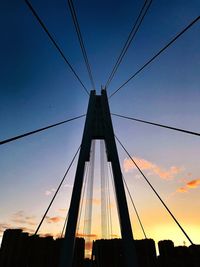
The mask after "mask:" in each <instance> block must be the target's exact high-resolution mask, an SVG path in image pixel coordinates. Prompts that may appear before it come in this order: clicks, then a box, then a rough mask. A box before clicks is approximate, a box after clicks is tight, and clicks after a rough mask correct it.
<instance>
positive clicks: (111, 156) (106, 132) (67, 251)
mask: <svg viewBox="0 0 200 267" xmlns="http://www.w3.org/2000/svg"><path fill="white" fill-rule="evenodd" d="M25 2H26V4H27V6H28V7H29V9H30V11H31V12H32V14H33V15H34V17H35V18H36V19H37V21H38V22H39V24H40V25H41V27H42V28H43V30H44V31H45V32H46V34H47V35H48V37H49V39H50V41H51V42H52V43H53V45H54V46H55V48H56V50H57V51H58V53H59V54H60V55H61V57H62V58H63V60H64V61H65V63H66V64H67V66H68V67H69V68H70V70H71V71H72V73H73V74H74V76H75V77H76V78H77V80H78V82H79V83H80V85H81V86H82V88H83V90H84V91H85V93H86V94H88V95H89V104H88V110H87V114H83V115H80V116H76V117H73V118H69V119H66V120H64V121H61V122H57V123H55V124H52V125H48V126H45V127H42V128H40V129H37V130H34V131H31V132H27V133H23V134H20V135H18V136H14V137H12V138H9V139H5V140H2V141H1V142H0V145H6V144H7V143H11V142H14V141H17V140H18V139H21V138H25V137H27V136H30V135H33V134H37V133H39V132H41V131H46V130H47V129H50V128H53V127H57V126H59V125H62V124H66V123H69V122H71V121H74V120H78V119H80V118H83V117H86V120H85V126H84V132H83V138H82V142H81V145H80V147H79V148H78V149H77V152H76V153H75V155H74V157H73V158H72V161H71V163H70V164H69V167H68V168H67V170H66V172H65V174H64V176H63V178H62V180H61V182H60V184H59V186H58V188H57V189H56V191H55V193H54V195H53V198H52V199H51V201H50V203H49V206H48V207H47V209H46V211H45V213H44V215H43V217H42V219H41V221H40V223H39V224H38V227H37V228H36V230H35V233H34V235H33V240H34V238H36V237H37V235H38V232H39V230H40V228H41V225H42V223H43V222H44V220H45V219H46V218H47V214H48V212H49V210H50V208H51V206H52V204H53V202H54V200H55V198H56V196H57V194H58V192H59V190H60V188H61V186H62V185H63V183H64V181H65V178H66V177H67V175H68V173H69V171H70V168H71V166H72V164H73V163H74V161H75V159H76V157H77V155H79V159H78V163H77V169H76V174H75V181H74V186H73V191H72V197H71V202H70V207H69V210H68V214H67V216H66V219H65V224H64V227H63V231H62V235H61V237H63V236H64V238H63V240H62V246H60V248H59V250H60V251H61V253H60V254H59V255H60V256H59V259H60V262H59V266H60V267H72V266H74V264H75V266H83V265H79V263H74V258H75V257H76V256H75V255H76V253H78V252H77V251H78V250H79V249H80V250H81V251H83V247H84V245H83V243H84V241H83V239H78V238H76V236H77V227H78V224H79V218H80V212H81V210H82V205H83V203H82V202H83V197H84V191H85V190H86V186H87V193H86V194H87V197H86V204H85V221H87V222H86V223H85V226H84V227H85V236H87V235H88V236H90V235H91V221H92V200H93V179H94V150H95V145H94V142H93V141H94V140H103V142H101V146H102V154H101V157H102V158H103V157H104V158H103V159H102V165H101V216H102V217H101V226H102V236H103V238H104V239H109V238H108V231H109V230H111V228H112V222H111V221H112V220H111V213H110V196H109V194H110V192H109V191H110V187H109V178H108V174H107V173H106V172H107V170H106V169H108V162H109V166H110V171H111V174H110V177H111V178H110V180H111V179H112V181H113V188H114V192H115V196H116V203H117V211H118V216H119V225H120V230H121V239H120V241H119V240H118V241H112V239H111V240H110V241H112V242H113V243H108V242H107V241H108V240H107V241H106V240H104V241H103V240H102V241H101V242H100V240H97V241H95V243H94V244H93V249H94V251H98V250H99V249H100V247H101V246H102V247H106V246H108V248H109V251H110V250H112V248H113V247H112V245H110V244H115V242H118V243H116V244H117V245H116V246H117V247H118V250H117V251H116V253H118V252H119V251H120V250H121V251H122V254H123V262H121V263H120V265H119V266H120V267H122V266H125V267H131V266H135V267H140V266H143V265H141V263H140V260H139V259H138V254H139V249H138V246H139V245H137V243H135V242H133V240H134V237H133V233H132V226H131V221H130V217H129V211H128V205H127V200H126V193H125V189H126V190H127V192H128V195H129V197H130V199H131V203H132V205H133V208H134V210H135V212H136V215H137V218H138V221H139V224H140V226H141V229H142V232H143V234H144V238H145V239H146V241H147V242H149V243H148V244H150V246H151V244H152V241H150V240H149V239H147V236H146V233H145V229H144V225H143V223H142V220H141V218H140V216H139V213H138V211H137V208H136V206H135V204H134V202H133V198H132V195H131V193H130V190H129V187H128V185H127V183H126V180H125V178H124V177H123V175H122V171H121V167H120V162H119V157H118V152H117V146H116V141H117V143H118V144H119V145H120V146H121V148H122V149H123V150H124V152H125V153H126V155H127V158H129V160H130V161H131V163H132V164H133V166H134V168H136V169H137V170H138V171H139V173H140V175H141V176H142V177H143V178H144V180H145V181H146V183H147V184H148V186H149V187H150V188H151V189H152V191H153V192H154V194H155V195H156V196H157V198H158V199H159V201H160V202H161V204H162V205H163V206H164V208H165V209H166V211H167V212H168V213H169V215H170V216H171V217H172V219H173V220H174V222H175V223H176V224H177V226H178V227H179V228H180V230H181V231H182V233H183V235H184V236H185V238H186V239H187V240H188V241H189V243H190V244H191V251H192V252H191V253H194V254H195V253H196V251H197V253H196V254H198V253H199V247H198V246H196V245H195V244H194V243H193V241H192V240H191V238H190V237H189V235H188V234H187V232H186V231H185V229H184V228H183V226H182V225H181V223H180V222H179V220H178V219H177V218H176V216H175V215H174V214H173V213H172V211H171V210H170V208H169V207H168V206H167V204H166V203H165V202H164V200H163V199H162V198H161V196H160V194H159V193H158V191H157V190H156V189H155V188H154V186H153V185H152V184H151V183H150V181H149V180H148V178H147V176H146V175H145V174H144V172H143V170H142V169H141V168H140V166H139V164H138V162H137V161H136V160H135V159H134V157H133V156H131V153H130V152H129V151H128V149H127V148H126V147H125V146H124V144H123V143H122V142H121V140H119V138H118V137H117V136H116V135H115V134H114V129H113V125H112V120H111V116H115V117H118V118H121V119H124V120H131V121H136V122H139V123H144V124H148V125H151V126H155V127H160V128H164V129H167V130H170V131H177V132H180V133H183V134H189V135H194V136H195V137H198V136H200V133H198V132H194V131H191V130H188V129H181V128H177V127H173V126H170V125H164V124H161V123H157V122H152V121H146V120H141V119H139V118H135V117H131V116H126V115H122V114H116V113H111V112H110V108H109V100H110V98H112V97H114V96H115V94H117V93H118V92H119V91H120V90H122V89H123V88H124V86H125V85H127V83H129V82H130V81H131V80H132V79H134V78H135V77H136V76H137V75H138V74H139V73H141V72H142V71H143V70H144V69H145V68H146V67H147V66H148V65H149V64H152V63H153V61H154V60H156V58H158V57H159V56H160V55H161V54H162V53H163V52H164V51H165V50H166V49H167V48H168V47H170V46H171V45H172V44H173V43H174V42H176V41H177V40H178V39H179V38H180V37H181V36H182V35H183V34H184V33H186V32H187V31H188V30H189V29H190V28H191V27H192V26H193V25H195V24H196V23H197V22H199V20H200V16H198V17H196V18H195V19H193V20H192V21H191V22H190V23H189V24H188V25H187V26H186V27H185V28H183V29H182V31H180V32H179V33H178V34H177V35H176V36H174V37H173V38H172V39H171V40H170V41H169V42H168V43H167V44H166V45H165V46H163V47H162V48H161V49H160V50H159V51H158V52H157V53H156V54H155V55H154V56H153V57H151V58H150V59H149V60H148V61H147V62H146V63H145V64H144V65H143V66H142V67H140V68H139V69H138V70H137V71H136V72H135V73H134V74H133V75H131V76H130V78H129V79H128V80H127V81H125V82H124V83H123V84H122V85H121V86H119V88H117V89H116V90H115V91H113V92H112V93H111V94H110V95H109V96H107V92H108V87H109V85H110V83H111V82H112V79H113V78H114V76H115V74H116V72H117V70H118V68H119V66H120V64H121V62H122V60H123V58H124V56H125V54H126V52H127V50H128V48H129V46H130V44H131V42H132V41H133V39H134V38H135V36H136V33H137V31H138V30H139V28H140V25H141V24H142V22H143V20H144V18H145V16H146V14H147V12H148V10H149V8H150V6H151V3H152V1H145V3H144V5H143V6H142V8H141V10H140V12H139V15H138V17H137V19H136V21H135V23H134V25H133V28H132V29H131V32H130V34H129V36H128V38H127V41H126V42H125V45H124V47H123V49H122V51H121V53H120V55H119V57H118V59H117V61H116V64H115V65H114V68H113V70H112V72H111V74H110V76H109V78H108V80H107V82H106V86H105V88H102V90H101V94H99V95H98V94H96V90H95V82H94V78H93V74H92V70H91V66H90V63H89V60H88V56H87V53H86V49H85V46H84V41H83V37H82V33H81V30H80V25H79V23H78V19H77V15H76V11H75V7H74V4H73V2H72V1H71V0H69V1H68V3H69V8H70V12H71V15H72V19H73V22H74V26H75V30H76V33H77V36H78V40H79V44H80V47H81V51H82V53H83V58H84V61H85V64H86V69H87V71H88V75H89V78H90V81H91V87H92V88H93V90H91V91H90V90H88V89H87V88H86V86H85V85H84V84H83V82H82V80H81V79H80V77H79V76H78V74H77V73H76V71H75V70H74V68H73V66H72V65H71V63H70V62H69V60H68V59H67V58H66V57H65V55H64V53H63V51H62V50H61V49H60V47H59V45H58V44H57V42H56V41H55V39H54V38H53V37H52V35H51V34H50V32H49V31H48V29H47V27H46V26H45V24H44V23H43V21H42V20H41V19H40V17H39V16H38V14H37V12H36V11H35V9H34V8H33V6H32V5H31V3H30V2H29V1H28V0H25ZM115 140H116V141H115ZM105 155H106V156H105ZM88 163H89V167H87V164H88ZM105 165H107V167H105ZM87 172H88V173H89V174H87ZM106 176H107V177H106ZM86 179H87V181H86ZM84 181H85V182H84ZM10 233H11V235H12V233H15V234H16V233H18V234H19V235H21V231H18V232H12V231H11V232H9V231H7V232H6V234H7V236H9V234H10ZM5 236H6V235H5ZM5 238H6V237H5ZM51 242H52V240H51ZM106 242H107V243H106ZM3 244H5V242H4V243H3ZM138 244H139V243H138ZM163 244H164V245H163ZM166 244H167V245H166V247H167V246H168V247H170V249H171V251H172V250H173V249H172V248H173V245H172V244H171V243H170V242H168V243H166ZM162 245H163V247H165V243H160V248H161V251H162ZM170 249H169V250H170ZM194 251H195V252H194ZM184 252H185V251H184ZM94 253H95V252H94ZM96 253H97V252H96ZM110 254H111V253H110ZM172 254H173V253H172ZM172 254H171V255H172ZM196 254H195V255H196ZM95 255H96V257H97V255H98V253H97V254H95ZM142 255H143V254H142ZM181 255H182V254H181ZM191 255H192V254H191ZM191 255H190V256H191ZM154 256H155V255H154ZM190 256H188V257H190ZM77 257H78V256H77ZM195 257H196V256H195ZM141 258H142V257H141ZM198 262H199V258H197V259H196V258H195V261H194V262H193V261H189V262H187V264H193V265H191V266H198V265H195V264H198ZM2 264H4V263H2ZM31 264H32V263H30V266H32V265H31ZM88 264H92V263H91V262H90V263H88ZM100 264H101V265H97V266H102V267H106V266H107V265H106V263H105V264H102V263H100ZM110 264H111V263H110ZM118 264H119V263H118ZM151 264H152V265H149V266H155V265H157V263H156V262H153V263H151ZM160 264H161V265H159V266H165V265H162V264H164V263H163V262H162V261H161V262H160ZM7 266H10V265H9V263H8V265H5V264H4V265H2V267H7ZM16 266H17V265H16ZM28 266H29V265H28ZM33 266H34V265H33ZM54 266H55V265H54ZM85 266H86V265H85ZM88 266H89V265H88ZM91 266H92V265H91ZM116 266H118V265H116ZM166 266H168V265H166ZM188 266H189V265H188Z"/></svg>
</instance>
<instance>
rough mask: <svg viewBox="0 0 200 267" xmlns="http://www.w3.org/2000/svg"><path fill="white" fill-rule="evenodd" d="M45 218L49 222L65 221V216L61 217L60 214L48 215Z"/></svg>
mask: <svg viewBox="0 0 200 267" xmlns="http://www.w3.org/2000/svg"><path fill="white" fill-rule="evenodd" d="M45 219H46V221H47V223H58V222H61V221H63V218H62V217H59V216H56V217H48V216H46V218H45Z"/></svg>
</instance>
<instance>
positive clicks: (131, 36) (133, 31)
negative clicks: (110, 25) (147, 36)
mask: <svg viewBox="0 0 200 267" xmlns="http://www.w3.org/2000/svg"><path fill="white" fill-rule="evenodd" d="M148 1H149V0H145V2H144V4H143V6H142V9H141V10H140V13H139V15H138V17H137V19H136V21H135V22H134V25H133V27H132V29H131V32H130V33H129V35H128V38H127V40H126V42H125V44H124V46H123V48H122V51H121V53H120V55H119V57H118V58H117V61H116V63H115V65H114V67H113V70H112V72H111V74H110V76H109V78H108V81H107V83H106V86H105V87H106V88H108V86H109V85H110V83H111V81H112V79H113V77H114V75H115V73H116V72H117V70H118V68H119V65H120V64H121V62H122V59H123V58H124V56H125V54H126V52H127V50H128V48H129V46H130V44H131V42H132V41H133V39H134V37H135V35H136V33H137V32H138V30H139V28H140V26H141V24H142V21H143V20H144V17H145V16H146V14H147V11H148V9H149V8H150V6H151V3H152V0H150V1H149V3H148ZM146 6H147V7H146ZM145 7H146V10H144V9H145ZM142 14H143V15H142ZM138 22H139V23H138Z"/></svg>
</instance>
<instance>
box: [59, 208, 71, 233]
mask: <svg viewBox="0 0 200 267" xmlns="http://www.w3.org/2000/svg"><path fill="white" fill-rule="evenodd" d="M68 217H69V211H68V212H67V215H66V218H65V222H64V225H63V229H62V232H61V235H60V238H63V237H64V232H65V228H66V226H67V221H68Z"/></svg>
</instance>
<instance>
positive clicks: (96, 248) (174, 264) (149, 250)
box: [0, 229, 200, 267]
mask: <svg viewBox="0 0 200 267" xmlns="http://www.w3.org/2000/svg"><path fill="white" fill-rule="evenodd" d="M63 242H64V239H63V238H57V239H55V240H54V239H53V237H51V236H47V237H40V236H37V235H29V234H28V233H24V232H23V231H22V230H21V229H7V230H5V232H4V234H3V239H2V244H1V249H0V267H59V264H60V255H61V252H63V251H62V249H63ZM133 243H134V246H135V250H136V254H137V263H138V266H139V267H199V266H200V245H191V246H189V247H186V246H178V247H175V246H174V243H173V242H172V241H171V240H162V241H159V242H158V248H159V255H158V256H157V255H156V248H155V242H154V240H153V239H142V240H133ZM84 251H85V240H84V239H83V238H76V242H75V248H74V257H73V267H111V266H112V267H125V255H124V249H123V242H122V239H110V240H108V239H101V240H95V241H93V246H92V256H91V259H85V258H84V255H85V254H84ZM133 267H134V266H133Z"/></svg>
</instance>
